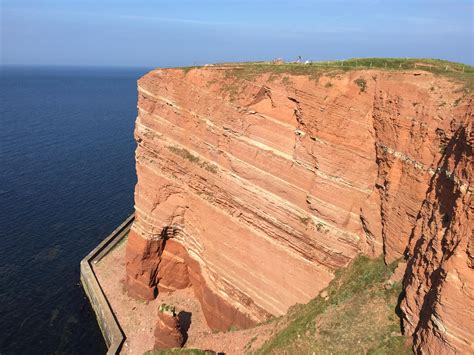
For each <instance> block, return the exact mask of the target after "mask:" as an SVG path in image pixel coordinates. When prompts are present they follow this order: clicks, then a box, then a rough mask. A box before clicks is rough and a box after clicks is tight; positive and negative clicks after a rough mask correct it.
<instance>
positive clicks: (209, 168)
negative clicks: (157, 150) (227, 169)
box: [167, 146, 218, 174]
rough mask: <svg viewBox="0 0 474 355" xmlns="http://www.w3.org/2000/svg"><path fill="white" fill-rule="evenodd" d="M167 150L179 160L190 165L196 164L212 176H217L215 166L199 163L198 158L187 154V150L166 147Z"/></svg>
mask: <svg viewBox="0 0 474 355" xmlns="http://www.w3.org/2000/svg"><path fill="white" fill-rule="evenodd" d="M167 148H168V149H169V150H170V151H171V152H173V153H174V154H176V155H178V156H180V157H181V158H183V159H186V160H189V161H190V162H191V163H194V164H197V165H199V166H200V167H201V168H204V169H206V170H207V171H209V172H211V173H213V174H217V172H218V169H217V166H216V165H215V164H212V163H207V162H204V161H201V159H199V157H197V156H195V155H193V154H192V153H190V152H189V150H187V149H185V148H179V147H174V146H168V147H167Z"/></svg>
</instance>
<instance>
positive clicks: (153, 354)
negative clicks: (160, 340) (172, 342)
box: [144, 348, 215, 355]
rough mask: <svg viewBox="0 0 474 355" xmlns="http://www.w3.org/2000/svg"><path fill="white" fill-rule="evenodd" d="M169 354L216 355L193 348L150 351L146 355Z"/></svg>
mask: <svg viewBox="0 0 474 355" xmlns="http://www.w3.org/2000/svg"><path fill="white" fill-rule="evenodd" d="M167 354H183V355H214V354H215V352H214V351H211V350H199V349H191V348H174V349H164V350H150V351H147V352H146V353H145V354H144V355H167Z"/></svg>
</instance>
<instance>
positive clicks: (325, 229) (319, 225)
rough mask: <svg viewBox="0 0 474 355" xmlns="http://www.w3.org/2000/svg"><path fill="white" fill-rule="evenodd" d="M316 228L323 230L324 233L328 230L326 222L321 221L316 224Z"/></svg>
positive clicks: (319, 230)
mask: <svg viewBox="0 0 474 355" xmlns="http://www.w3.org/2000/svg"><path fill="white" fill-rule="evenodd" d="M316 229H317V230H318V232H322V233H326V232H327V231H328V229H327V228H326V226H325V225H324V223H321V222H319V223H318V224H316Z"/></svg>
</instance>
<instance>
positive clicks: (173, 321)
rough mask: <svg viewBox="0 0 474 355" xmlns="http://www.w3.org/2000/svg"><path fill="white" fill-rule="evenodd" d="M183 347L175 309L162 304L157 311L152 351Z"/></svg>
mask: <svg viewBox="0 0 474 355" xmlns="http://www.w3.org/2000/svg"><path fill="white" fill-rule="evenodd" d="M182 345H183V336H182V334H181V331H180V328H179V320H178V317H177V315H176V312H175V308H174V307H173V306H171V305H166V304H162V305H161V306H160V309H159V310H158V320H157V322H156V326H155V346H154V349H157V350H160V349H171V348H180V347H181V346H182Z"/></svg>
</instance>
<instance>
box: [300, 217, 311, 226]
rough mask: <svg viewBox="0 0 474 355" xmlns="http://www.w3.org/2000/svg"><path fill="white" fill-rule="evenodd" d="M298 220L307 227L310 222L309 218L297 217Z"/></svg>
mask: <svg viewBox="0 0 474 355" xmlns="http://www.w3.org/2000/svg"><path fill="white" fill-rule="evenodd" d="M299 218H300V221H301V223H303V224H305V225H307V224H308V223H309V221H310V218H309V217H299Z"/></svg>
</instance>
